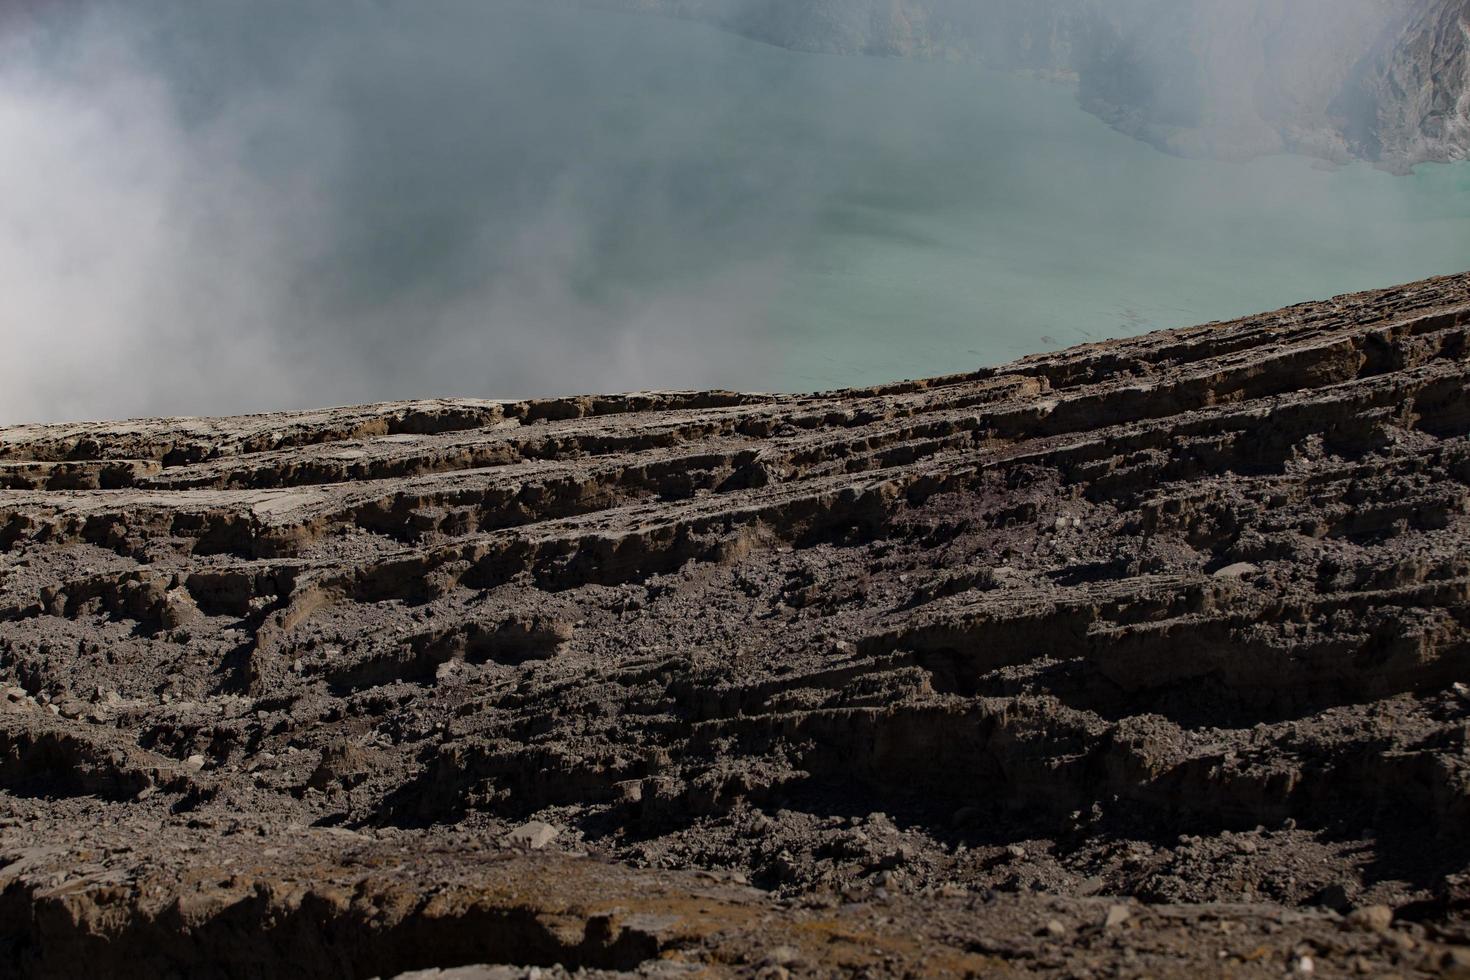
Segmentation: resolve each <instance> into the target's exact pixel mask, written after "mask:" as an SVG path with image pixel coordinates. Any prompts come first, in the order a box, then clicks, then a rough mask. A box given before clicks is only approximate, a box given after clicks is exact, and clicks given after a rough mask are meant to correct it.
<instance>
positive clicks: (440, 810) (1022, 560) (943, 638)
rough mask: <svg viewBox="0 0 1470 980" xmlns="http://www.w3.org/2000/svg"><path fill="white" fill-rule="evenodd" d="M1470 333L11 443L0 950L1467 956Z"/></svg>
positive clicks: (224, 954) (895, 968) (560, 967)
mask: <svg viewBox="0 0 1470 980" xmlns="http://www.w3.org/2000/svg"><path fill="white" fill-rule="evenodd" d="M1467 333H1470V276H1459V277H1450V278H1447V279H1440V280H1433V281H1428V282H1424V283H1419V284H1415V285H1410V286H1404V287H1400V288H1398V289H1393V290H1388V291H1383V292H1378V293H1367V294H1360V295H1355V296H1346V297H1339V298H1337V299H1335V300H1331V301H1327V302H1322V303H1315V304H1308V305H1304V306H1298V307H1293V308H1291V309H1288V310H1283V311H1280V312H1278V313H1273V314H1267V315H1262V316H1257V317H1251V318H1248V319H1245V320H1241V321H1238V322H1234V323H1227V324H1212V325H1208V326H1203V327H1197V328H1192V329H1187V330H1180V331H1172V332H1167V333H1160V334H1153V335H1149V336H1145V337H1140V338H1136V339H1132V340H1126V341H1113V342H1107V343H1102V344H1094V345H1089V346H1086V347H1079V348H1075V349H1072V350H1068V351H1064V352H1061V353H1056V354H1047V355H1042V356H1036V357H1032V358H1028V359H1025V360H1022V361H1019V362H1016V363H1014V364H1011V365H1007V366H1005V367H1001V368H996V369H987V370H983V371H979V372H976V373H973V374H968V375H961V376H954V377H948V378H940V379H932V380H927V381H920V382H907V383H901V384H894V385H889V386H884V387H878V388H872V389H864V390H853V391H840V392H833V393H828V394H822V395H814V396H801V397H776V396H764V395H741V394H735V393H729V392H665V393H649V394H640V395H628V396H606V397H582V398H566V399H551V400H542V401H528V402H514V403H506V402H486V401H469V400H438V401H427V402H411V403H392V404H383V405H375V406H367V407H363V408H355V409H337V410H324V411H320V412H309V413H292V414H278V415H262V416H251V417H243V418H233V419H213V420H200V419H178V420H148V421H140V422H129V423H101V424H86V425H63V426H17V427H11V428H0V488H4V489H0V974H3V975H13V976H18V977H70V976H76V975H80V974H86V973H90V974H92V975H95V976H119V977H171V976H177V977H190V978H192V977H205V978H215V977H219V978H226V977H229V978H234V977H272V976H287V975H289V976H300V977H363V978H366V977H384V978H387V977H391V976H398V975H404V974H407V975H410V976H425V977H442V978H445V980H449V978H460V980H473V978H499V977H531V976H541V977H545V978H551V977H557V976H564V975H567V974H574V973H578V972H581V973H584V974H586V975H591V976H613V975H618V976H621V975H639V976H665V975H667V976H684V975H689V976H700V975H726V974H737V975H749V976H761V977H768V978H778V977H785V976H807V975H811V976H902V975H911V976H930V975H933V976H947V975H948V976H961V975H983V974H987V973H992V972H994V973H997V974H1002V975H1004V974H1006V973H1015V974H1026V975H1033V974H1040V975H1048V976H1075V977H1113V976H1120V977H1194V976H1198V975H1201V974H1204V975H1211V976H1214V975H1228V976H1281V975H1284V974H1295V975H1298V976H1303V975H1309V974H1310V975H1321V976H1338V975H1365V976H1387V975H1390V974H1398V975H1400V976H1402V977H1414V976H1437V975H1445V976H1470V384H1467V380H1470V353H1467V342H1466V340H1467ZM417 971H427V972H417ZM439 971H442V972H439Z"/></svg>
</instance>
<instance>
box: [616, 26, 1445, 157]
mask: <svg viewBox="0 0 1470 980" xmlns="http://www.w3.org/2000/svg"><path fill="white" fill-rule="evenodd" d="M593 2H596V3H599V4H600V5H604V6H616V7H621V8H624V9H637V10H644V11H648V12H654V13H664V14H672V15H675V16H682V17H689V18H693V19H697V20H703V21H708V22H712V23H715V24H719V25H720V26H722V27H725V28H727V29H729V30H733V31H736V32H739V33H741V34H744V35H746V36H748V37H751V38H755V39H758V40H761V41H766V42H769V43H772V44H777V45H781V46H783V47H788V48H794V49H798V50H808V51H829V52H839V53H864V54H876V55H899V56H915V57H936V58H960V59H969V60H978V61H982V62H984V63H987V64H991V65H994V66H996V67H1001V68H1009V69H1025V70H1034V71H1040V72H1045V73H1051V74H1057V75H1062V76H1066V77H1069V78H1073V79H1075V80H1076V82H1077V85H1078V94H1079V98H1080V100H1081V102H1082V104H1083V105H1084V106H1085V107H1086V108H1087V109H1088V110H1089V111H1091V112H1093V113H1095V114H1097V115H1098V116H1100V117H1102V118H1103V119H1105V120H1107V121H1108V122H1109V123H1110V124H1112V125H1113V126H1115V127H1117V128H1118V129H1120V130H1123V131H1124V132H1127V133H1129V134H1131V135H1134V136H1137V137H1138V138H1140V139H1144V140H1147V141H1148V142H1150V143H1153V144H1155V145H1157V146H1159V147H1161V148H1164V149H1167V150H1169V151H1171V152H1175V153H1180V154H1184V155H1190V156H1214V157H1224V158H1243V157H1251V156H1257V155H1261V154H1266V153H1274V152H1281V151H1283V150H1291V151H1296V152H1301V153H1307V154H1310V155H1313V156H1318V157H1322V158H1325V159H1329V160H1335V161H1347V160H1351V159H1364V160H1371V161H1373V162H1375V163H1377V164H1379V165H1381V166H1384V167H1386V168H1388V169H1393V170H1404V169H1407V168H1408V167H1410V166H1412V165H1413V164H1415V163H1420V162H1424V161H1430V160H1457V159H1464V158H1466V157H1467V155H1470V63H1467V59H1466V47H1467V43H1470V42H1467V38H1470V0H1291V2H1289V3H1288V2H1286V0H1106V2H1104V0H1025V2H1019V0H593Z"/></svg>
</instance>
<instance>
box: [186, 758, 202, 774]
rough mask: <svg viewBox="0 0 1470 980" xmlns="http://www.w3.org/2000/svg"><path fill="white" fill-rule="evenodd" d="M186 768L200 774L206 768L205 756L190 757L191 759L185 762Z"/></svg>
mask: <svg viewBox="0 0 1470 980" xmlns="http://www.w3.org/2000/svg"><path fill="white" fill-rule="evenodd" d="M184 768H185V769H189V770H192V771H193V772H199V771H200V770H201V769H203V768H204V756H202V755H191V756H189V758H187V759H185V760H184Z"/></svg>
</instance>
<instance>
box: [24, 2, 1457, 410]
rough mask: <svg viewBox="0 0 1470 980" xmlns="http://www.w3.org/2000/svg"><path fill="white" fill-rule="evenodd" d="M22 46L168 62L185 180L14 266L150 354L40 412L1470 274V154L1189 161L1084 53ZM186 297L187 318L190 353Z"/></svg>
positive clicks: (563, 385)
mask: <svg viewBox="0 0 1470 980" xmlns="http://www.w3.org/2000/svg"><path fill="white" fill-rule="evenodd" d="M97 9H100V10H101V11H102V13H100V14H97V13H95V10H97ZM38 36H42V35H38ZM99 39H101V40H100V41H99ZM99 51H102V52H103V54H99V53H98V52H99ZM119 52H121V54H119ZM10 63H11V64H14V63H16V62H15V59H14V58H12V59H11V61H10ZM24 63H25V64H27V65H30V66H31V71H32V75H33V76H37V77H40V78H41V79H42V81H43V82H44V83H45V84H44V85H39V86H38V85H35V84H32V83H34V82H35V77H32V78H30V79H29V81H27V82H26V84H30V85H31V87H32V88H35V89H37V90H43V91H50V89H48V88H47V86H51V87H52V88H55V89H57V90H59V91H62V92H67V93H72V95H73V96H74V101H75V103H76V105H78V106H81V107H86V106H88V105H91V104H92V102H93V101H94V100H95V97H96V93H98V92H102V91H106V92H118V91H125V92H133V91H135V90H136V91H137V92H140V93H143V94H141V95H139V96H138V97H137V98H136V99H134V100H133V101H130V102H128V103H127V104H126V105H125V107H124V108H125V109H126V111H125V112H120V111H113V110H112V109H109V110H108V111H109V113H110V115H109V116H108V119H109V120H113V119H117V118H123V119H126V120H128V124H127V125H121V124H118V125H116V126H115V128H114V129H109V130H107V132H108V134H109V135H108V140H109V141H110V142H109V143H108V144H107V150H106V154H115V155H116V156H117V157H118V158H119V159H121V160H124V161H126V160H133V159H134V158H136V159H138V160H142V161H144V162H145V163H147V164H148V166H147V167H144V166H142V165H139V167H138V171H139V174H143V175H147V174H154V173H157V172H158V171H159V170H160V167H159V166H157V165H156V161H158V160H164V161H166V162H167V165H166V166H164V167H163V168H162V169H163V170H165V171H167V172H168V173H169V175H170V178H169V180H168V181H167V182H166V183H161V182H159V181H157V180H153V179H152V178H150V177H147V176H137V177H130V178H129V180H130V181H131V182H130V183H128V184H127V185H126V186H125V187H124V188H122V189H121V190H119V189H118V188H112V187H109V188H107V191H108V194H107V195H101V194H94V196H97V197H99V198H101V199H102V200H103V201H104V202H107V203H108V206H109V207H113V206H114V204H115V200H114V199H117V200H122V201H124V202H129V206H131V202H133V201H135V200H136V199H137V197H138V196H139V195H140V194H145V193H154V194H156V195H157V196H158V197H159V199H160V203H159V204H158V206H157V207H156V208H153V209H151V210H149V211H148V212H147V216H148V219H149V221H150V222H151V224H150V225H149V227H150V228H151V229H153V230H152V231H150V235H151V236H152V237H150V238H149V239H148V241H149V242H150V248H151V249H152V251H151V252H149V253H148V255H150V256H155V257H154V258H152V259H149V261H148V262H147V263H145V262H144V261H143V260H142V259H140V258H139V257H138V254H137V250H133V251H128V250H122V251H120V252H119V253H118V255H116V256H114V255H112V254H111V253H110V252H102V253H97V254H99V255H100V256H101V257H100V258H99V257H97V255H94V254H93V253H96V252H97V250H96V249H92V251H90V252H88V253H87V254H88V255H89V256H90V257H91V258H89V261H96V262H98V263H102V264H104V265H105V266H106V271H107V273H108V274H107V275H105V276H104V275H97V276H94V277H92V278H93V279H94V280H95V281H97V282H104V283H105V282H114V281H116V282H117V283H120V284H125V285H126V287H127V288H126V289H125V288H123V286H122V285H119V286H118V288H117V289H116V290H114V293H112V294H110V293H107V292H105V291H96V293H95V296H96V298H95V301H93V300H91V299H89V297H90V296H92V295H93V294H92V293H81V292H78V291H76V290H75V289H70V291H69V292H67V294H66V295H67V301H66V302H67V304H68V305H65V306H62V305H59V303H50V300H52V299H53V297H51V296H49V294H44V287H43V286H40V287H38V286H37V285H36V284H37V283H43V284H44V282H45V281H46V279H45V275H44V273H45V271H46V270H39V271H36V270H23V269H22V268H21V267H20V266H14V265H13V266H12V268H13V269H15V270H19V271H15V273H14V275H15V278H16V282H15V283H9V282H8V281H7V282H6V283H5V284H6V285H7V289H8V291H9V289H10V287H12V286H13V287H14V288H15V289H29V290H30V291H31V292H32V293H37V292H38V290H40V293H41V294H39V295H38V299H37V300H36V301H35V306H36V308H37V309H39V310H41V311H43V312H44V313H45V316H41V315H39V314H38V318H37V321H36V322H37V323H40V322H43V321H45V322H46V323H48V324H49V323H51V322H56V321H58V320H66V321H75V322H87V323H95V324H99V325H101V327H100V328H99V329H100V331H101V332H99V333H98V335H97V337H96V340H95V342H96V343H97V344H99V345H101V346H102V347H104V348H106V347H107V344H108V343H109V340H108V338H109V337H125V338H127V343H126V344H124V343H121V342H118V343H116V344H114V346H115V347H116V352H115V353H114V354H112V355H110V356H112V357H114V358H116V359H118V363H119V364H120V365H122V366H121V367H119V372H120V373H129V372H130V374H129V377H130V378H132V379H133V383H132V384H130V385H123V386H120V387H119V388H117V389H116V390H115V391H114V390H113V389H108V388H106V387H105V386H99V388H98V391H97V392H96V393H93V392H86V393H83V394H85V395H86V397H87V398H92V400H90V401H88V400H86V398H84V397H83V396H82V395H81V394H78V392H77V391H75V390H74V389H73V388H67V387H65V386H64V385H62V383H61V382H60V381H58V382H57V383H56V384H53V385H51V387H46V386H45V385H44V384H43V382H45V381H47V379H46V377H45V372H46V370H47V364H50V363H51V361H50V360H46V361H38V362H36V363H35V364H33V365H31V366H30V367H31V368H34V370H30V371H28V372H27V373H25V374H24V376H19V375H18V376H17V379H16V380H15V381H14V382H13V385H12V391H13V392H14V391H20V392H25V391H34V392H36V393H37V394H35V395H34V396H33V401H34V402H35V403H36V404H37V405H38V406H41V407H39V408H37V409H36V411H34V412H30V413H29V414H31V415H43V414H48V413H49V414H52V415H58V414H72V415H78V414H91V415H95V414H126V413H130V412H136V411H160V412H161V411H167V412H200V413H202V412H218V411H236V410H242V409H266V408H281V407H287V406H289V405H292V404H298V405H312V404H322V403H341V402H355V401H366V400H375V399H384V398H394V397H419V396H427V395H437V394H454V395H485V396H522V395H531V394H546V393H553V392H555V393H562V392H567V391H608V390H621V389H630V388H640V387H695V386H709V385H723V386H728V387H738V388H747V389H760V390H800V389H814V388H826V387H834V386H839V385H852V384H862V383H870V382H876V381H883V380H891V379H897V378H904V377H913V376H921V375H927V374H935V373H941V372H951V371H957V370H965V369H970V368H973V367H976V366H979V365H984V364H991V363H997V362H1001V361H1006V360H1010V359H1012V358H1015V357H1019V356H1021V355H1023V354H1026V353H1028V352H1033V351H1040V350H1047V349H1051V348H1055V347H1060V346H1066V345H1071V344H1074V343H1079V342H1082V341H1087V340H1096V339H1101V338H1104V337H1112V336H1123V335H1129V334H1135V333H1139V332H1141V331H1145V330H1149V329H1153V328H1157V327H1167V326H1175V325H1185V324H1192V323H1197V322H1203V321H1207V320H1211V319H1218V318H1226V317H1231V316H1235V315H1242V314H1247V313H1251V312H1255V311H1259V310H1265V309H1271V308H1275V307H1279V306H1283V305H1286V304H1289V303H1293V302H1297V301H1302V300H1307V299H1315V298H1322V297H1325V296H1329V295H1333V294H1336V293H1340V292H1344V291H1349V290H1354V289H1364V288H1370V287H1375V286H1383V285H1390V284H1394V283H1397V282H1401V281H1406V280H1411V279H1417V278H1422V277H1426V276H1430V275H1434V274H1439V273H1448V272H1458V271H1462V270H1465V269H1467V268H1470V223H1467V219H1470V165H1453V166H1426V167H1421V168H1420V169H1419V171H1418V172H1417V173H1416V174H1414V175H1413V176H1411V177H1393V176H1390V175H1388V174H1385V173H1381V172H1378V171H1375V170H1373V169H1372V168H1370V167H1367V166H1351V167H1345V168H1342V169H1338V170H1335V171H1327V170H1323V169H1320V167H1319V166H1318V165H1314V164H1313V163H1312V162H1311V161H1309V160H1305V159H1301V158H1293V157H1279V158H1271V159H1262V160H1258V161H1255V162H1252V163H1248V164H1233V163H1218V162H1210V161H1193V160H1183V159H1178V158H1174V157H1170V156H1166V155H1163V154H1161V153H1159V152H1157V151H1155V150H1154V149H1152V148H1151V147H1148V146H1146V145H1144V144H1141V143H1138V142H1136V141H1134V140H1132V139H1130V138H1128V137H1125V136H1122V135H1120V134H1118V133H1115V132H1113V131H1112V130H1110V129H1109V128H1107V127H1106V126H1105V125H1104V124H1103V123H1101V122H1099V121H1098V120H1096V119H1095V118H1093V117H1091V116H1089V115H1087V114H1085V113H1084V112H1082V111H1081V110H1080V109H1079V108H1078V107H1077V106H1076V104H1075V102H1074V99H1073V96H1072V94H1071V92H1070V91H1069V90H1068V89H1067V88H1066V87H1064V86H1061V85H1057V84H1053V83H1049V82H1045V81H1039V80H1033V79H1027V78H1020V77H1015V76H1009V75H1003V74H996V73H993V72H988V71H986V70H983V69H981V68H978V67H975V66H970V65H959V64H936V63H923V62H916V61H901V60H891V59H872V58H859V57H852V58H842V57H830V56H822V55H811V54H799V53H792V52H788V51H784V50H779V49H776V48H772V47H768V46H764V45H760V44H757V43H753V42H750V41H747V40H744V39H741V38H738V37H735V36H732V35H729V34H725V33H722V32H719V31H717V30H714V29H710V28H707V27H703V26H700V25H696V24H692V23H686V22H681V21H674V20H664V19H657V18H651V17H638V16H631V15H620V14H608V13H588V12H583V11H578V10H575V9H573V8H572V7H570V6H563V5H549V4H525V3H513V2H488V3H487V2H473V3H472V2H468V0H425V2H423V3H417V4H384V3H376V2H368V0H359V2H348V0H341V2H334V3H326V2H313V0H293V2H291V3H285V2H282V0H257V2H252V3H244V2H239V3H229V2H215V3H202V4H201V3H192V2H191V3H182V2H178V0H147V2H144V0H138V2H134V3H128V4H103V5H99V6H98V7H97V8H94V13H93V14H92V15H90V16H89V18H88V19H86V20H84V21H74V20H67V21H65V22H58V23H57V24H54V25H52V28H51V30H50V32H49V33H46V34H44V35H43V36H42V41H40V42H37V43H33V44H31V45H30V47H29V48H28V52H27V54H26V58H25V60H24ZM99 66H100V67H99ZM118 66H122V67H118ZM119 72H121V73H122V74H123V76H124V80H126V81H128V82H132V83H137V84H134V85H132V87H128V86H124V85H121V84H119V81H118V79H117V78H116V77H113V76H114V75H115V74H117V73H119ZM109 73H111V74H109ZM97 86H101V87H97ZM13 89H14V91H22V92H29V91H31V89H28V88H26V87H25V85H23V84H21V83H14V85H13ZM108 97H109V98H110V97H111V96H108ZM57 104H59V105H62V106H66V105H70V104H71V103H67V102H64V101H63V102H60V103H57ZM46 111H47V112H48V113H50V115H48V116H45V118H47V119H48V120H50V119H55V118H58V116H57V114H58V113H59V112H60V111H61V110H58V109H56V108H55V107H54V106H53V105H52V104H51V103H48V104H47V109H46ZM75 111H76V112H78V113H80V112H82V111H84V110H83V109H82V108H78V109H76V110H75ZM129 113H132V114H133V115H136V116H139V117H140V118H141V119H142V122H139V123H138V124H136V125H134V124H133V120H132V116H130V115H128V114H129ZM0 115H3V114H0ZM155 117H158V118H155ZM0 122H3V119H0ZM97 125H101V124H100V123H98V124H97ZM108 125H109V126H111V125H113V124H112V123H111V122H109V123H108ZM51 128H52V127H51V126H50V125H49V123H48V126H47V129H48V131H49V130H50V129H51ZM56 129H57V131H61V132H65V131H68V130H67V129H66V127H65V126H62V125H60V124H58V126H57V127H56ZM78 131H79V132H86V133H90V132H91V130H86V129H82V128H80V124H79V127H78ZM159 133H162V134H164V136H162V137H160V136H157V134H159ZM148 134H154V135H153V136H149V135H148ZM145 139H154V140H155V142H157V143H158V145H157V146H154V145H152V144H149V145H148V146H147V147H142V146H141V142H140V141H143V140H145ZM93 142H97V141H96V140H93ZM134 142H139V143H140V145H139V146H133V145H132V144H133V143H134ZM63 156H65V158H66V159H67V160H68V161H73V160H74V159H75V158H77V157H78V154H76V153H68V154H64V155H63ZM68 166H70V164H68ZM175 171H177V172H175ZM38 172H41V173H43V175H44V177H45V179H46V180H51V179H53V177H52V175H53V174H56V175H58V176H56V177H55V178H54V179H56V180H58V181H60V180H62V176H60V174H62V173H63V172H66V173H69V172H70V171H69V170H67V169H66V168H58V167H55V166H50V167H48V168H46V169H44V170H39V165H38ZM104 172H110V171H104ZM85 178H86V180H87V181H90V182H91V183H88V184H87V185H86V188H84V189H83V190H85V191H86V192H87V193H93V192H95V191H96V188H95V187H93V186H92V185H93V184H95V183H96V182H97V181H98V180H102V179H103V178H99V177H98V176H97V175H96V174H95V173H93V172H92V171H87V173H86V175H85ZM78 179H79V180H80V179H81V178H78ZM155 185H156V186H155ZM139 188H141V190H140V189H139ZM113 192H116V193H113ZM82 193H83V191H77V192H76V195H68V194H67V192H66V191H65V188H64V187H63V188H62V189H61V190H60V191H59V192H58V194H57V197H58V199H60V198H65V197H68V196H77V195H81V194H82ZM30 199H31V200H35V198H34V197H32V198H30ZM118 206H119V207H120V205H118ZM37 207H39V205H37ZM73 210H74V211H76V210H79V209H73ZM96 213H102V212H96ZM38 214H39V217H37V216H36V215H34V214H29V213H27V214H26V215H24V217H26V218H27V220H28V221H29V224H28V227H33V228H34V227H39V228H52V227H62V228H70V227H72V226H73V225H75V224H76V223H77V222H79V221H81V220H82V219H81V218H77V217H76V216H75V215H68V216H67V217H68V221H69V222H71V223H70V224H66V223H58V222H55V221H52V220H50V215H49V212H44V211H41V212H38ZM93 214H94V211H93V210H88V211H87V212H86V217H87V220H92V216H93ZM0 217H3V215H0ZM179 228H183V229H186V230H187V232H188V234H187V235H185V234H183V233H182V232H177V231H176V229H179ZM88 230H89V233H90V232H91V230H92V229H88ZM97 237H99V238H103V239H104V240H108V241H110V240H111V239H110V237H106V236H102V235H101V233H100V232H99V233H98V236H97ZM88 241H91V239H88ZM66 245H67V242H65V241H62V242H61V243H60V244H58V245H57V246H56V253H57V254H58V255H69V253H68V252H67V249H66ZM19 254H21V255H22V256H29V255H31V254H50V253H49V252H44V251H43V252H41V253H37V252H36V250H34V249H28V250H26V251H25V252H22V253H19ZM129 263H130V264H129ZM114 266H117V268H116V269H114V268H113V267H114ZM22 271H24V277H23V279H22ZM4 275H5V274H4V273H0V278H3V277H4ZM135 280H139V281H141V283H142V285H138V283H137V282H135ZM145 287H146V288H145ZM58 288H59V287H58ZM68 288H70V287H68ZM119 297H121V299H119ZM137 297H143V298H144V299H146V300H147V302H146V304H145V303H144V302H143V300H140V299H137ZM48 303H50V305H48ZM89 303H90V304H91V305H87V304H89ZM79 306H80V308H79ZM94 307H95V308H94ZM140 310H141V311H142V312H139V311H140ZM119 311H121V312H119ZM109 318H111V319H109ZM158 323H172V324H175V325H176V324H178V323H187V324H188V326H187V330H185V331H184V333H183V334H180V332H179V330H178V329H177V327H175V328H174V329H173V332H172V333H170V334H168V336H169V337H172V338H174V339H172V340H170V341H169V342H168V345H167V350H169V351H170V352H180V351H182V353H174V354H173V355H172V356H171V358H170V359H166V360H165V361H160V360H159V358H158V357H157V354H156V351H157V350H160V349H164V345H161V344H153V343H152V342H153V339H154V337H155V334H156V333H157V331H159V330H162V329H163V328H161V327H158V326H156V324H158ZM13 329H18V330H20V331H24V330H25V329H27V328H26V327H25V325H24V324H22V325H21V326H20V327H17V328H13ZM48 329H49V326H48ZM107 331H111V333H108V332H107ZM180 337H182V338H183V339H182V340H180V339H179V338H180ZM23 339H24V338H22V340H23ZM150 345H151V347H152V349H151V350H150ZM23 346H24V344H22V347H23ZM221 351H228V352H229V355H228V357H224V358H222V357H221V354H220V352H221ZM49 356H50V355H48V357H49ZM222 362H228V363H222ZM36 372H40V373H39V374H37V373H36ZM36 378H39V379H40V380H35V379H36ZM139 378H141V379H142V380H143V382H144V383H143V384H138V383H136V382H137V379H139ZM242 379H243V380H242ZM25 384H31V385H32V388H30V389H26V388H24V387H15V385H25ZM58 391H64V392H65V394H66V396H67V399H69V400H66V399H63V398H61V396H60V395H56V394H55V393H56V392H58ZM94 394H95V397H94V398H93V397H92V396H93V395H94ZM52 396H54V397H52ZM14 397H15V398H20V397H21V396H20V395H16V396H14ZM48 397H52V401H49V402H48V401H46V400H45V399H46V398H48ZM109 399H110V400H109ZM20 404H21V405H22V408H15V407H13V405H6V406H5V408H6V411H8V412H11V413H16V412H20V411H23V410H27V409H26V407H25V406H28V405H29V404H30V402H20Z"/></svg>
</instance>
